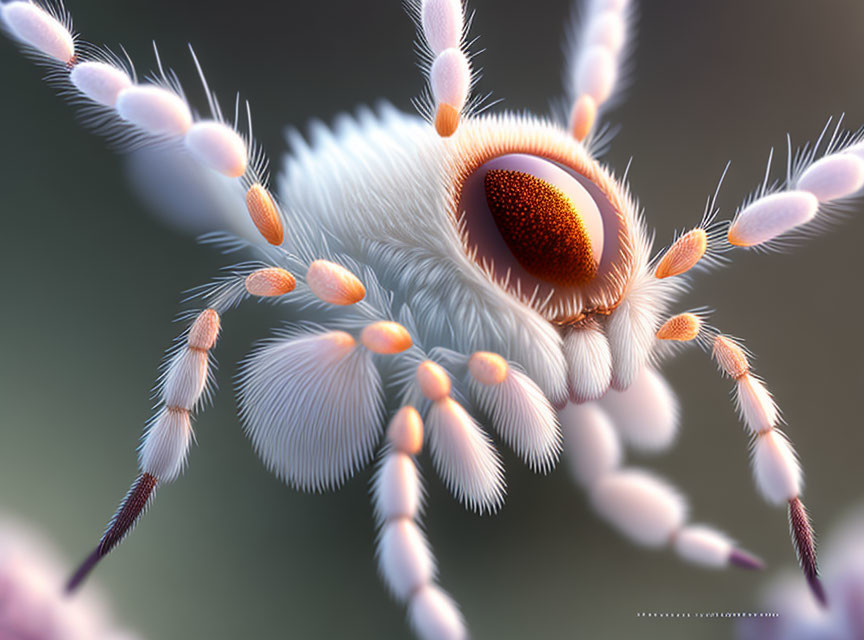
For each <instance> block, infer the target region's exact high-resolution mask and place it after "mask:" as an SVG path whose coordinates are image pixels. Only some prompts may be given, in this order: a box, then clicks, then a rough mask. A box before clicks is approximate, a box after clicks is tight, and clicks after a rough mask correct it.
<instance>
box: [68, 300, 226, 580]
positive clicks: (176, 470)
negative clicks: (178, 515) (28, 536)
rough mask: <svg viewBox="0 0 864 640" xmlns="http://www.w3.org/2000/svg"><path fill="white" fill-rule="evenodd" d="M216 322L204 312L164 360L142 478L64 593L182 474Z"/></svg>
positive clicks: (216, 316) (204, 384)
mask: <svg viewBox="0 0 864 640" xmlns="http://www.w3.org/2000/svg"><path fill="white" fill-rule="evenodd" d="M220 322H221V321H220V314H219V313H218V312H217V311H216V309H212V308H211V309H205V310H204V311H202V312H201V313H200V314H199V315H198V316H197V317H196V319H195V321H194V322H193V323H192V325H191V326H190V327H189V330H188V331H187V332H186V334H185V339H183V340H182V341H181V342H180V344H179V347H178V348H177V349H176V350H175V351H174V353H173V354H171V355H170V356H169V359H168V362H167V366H166V368H165V373H164V375H163V377H162V380H161V383H160V392H159V405H160V408H159V409H158V411H157V413H156V416H155V417H154V418H153V420H152V421H151V422H150V425H149V426H148V428H147V431H146V432H145V434H144V437H143V440H142V443H141V447H140V449H139V456H138V464H139V468H140V471H141V473H140V475H139V476H138V478H137V479H136V480H135V482H134V483H133V484H132V487H131V488H130V489H129V492H128V493H127V494H126V497H125V498H124V499H123V501H122V502H121V504H120V507H119V508H118V509H117V512H116V513H115V514H114V517H113V518H112V519H111V521H110V522H109V523H108V527H107V529H106V530H105V533H104V534H103V535H102V538H101V539H100V541H99V544H98V545H97V546H96V548H95V549H94V550H93V552H92V553H91V554H90V555H89V556H88V557H87V559H86V560H85V561H84V562H83V563H82V565H81V566H80V567H79V568H78V569H77V570H76V571H75V573H74V574H73V575H72V577H71V578H70V580H69V582H68V584H67V585H66V590H67V591H69V592H71V591H74V590H75V589H76V588H77V587H78V586H79V585H80V584H81V582H82V581H83V580H84V579H85V578H86V577H87V575H88V574H89V573H90V571H92V570H93V568H94V567H95V566H96V564H97V563H98V562H99V561H100V560H101V559H102V558H104V557H105V556H106V555H108V553H110V552H111V550H112V549H113V548H114V547H115V546H117V544H119V543H120V542H121V541H122V540H123V538H124V537H125V536H126V535H127V534H128V533H129V532H131V530H132V529H133V528H134V526H135V524H136V523H137V522H138V520H139V518H140V517H141V515H142V514H143V513H144V511H145V510H146V508H147V506H148V505H149V504H150V501H151V499H152V497H153V494H154V491H155V489H156V487H157V485H160V484H165V483H168V482H172V481H173V480H175V479H176V478H177V477H178V476H179V475H180V473H181V471H182V470H183V467H184V466H185V464H186V457H187V455H188V453H189V445H190V444H191V441H192V424H191V413H192V411H193V410H194V409H195V408H196V407H197V406H198V405H199V403H200V401H201V398H202V397H203V396H204V395H205V394H206V389H207V385H208V379H209V377H210V368H211V364H210V351H211V349H212V348H213V346H214V345H215V344H216V339H217V337H218V335H219V328H220Z"/></svg>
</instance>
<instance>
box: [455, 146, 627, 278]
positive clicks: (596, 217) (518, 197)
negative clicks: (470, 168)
mask: <svg viewBox="0 0 864 640" xmlns="http://www.w3.org/2000/svg"><path fill="white" fill-rule="evenodd" d="M460 211H461V212H462V214H463V218H462V219H463V221H464V224H465V227H466V231H467V234H468V238H469V240H470V243H471V245H472V246H474V247H476V250H477V256H476V259H477V260H478V261H479V262H480V263H481V264H483V265H485V266H487V267H489V268H491V269H492V271H493V272H494V275H495V276H496V278H506V279H507V280H509V281H513V280H517V281H518V282H519V284H520V287H521V289H522V291H530V290H532V289H534V288H536V287H537V286H538V285H539V284H541V283H542V284H545V287H542V288H543V289H547V288H548V287H550V286H551V287H555V288H564V289H571V288H578V287H581V286H584V285H586V284H588V283H590V282H592V281H593V280H594V279H595V278H596V277H597V276H598V275H599V274H601V273H603V272H604V271H606V270H607V268H608V266H609V263H610V262H611V261H613V260H614V257H615V255H616V252H617V247H618V218H617V216H616V215H615V214H614V211H613V209H612V205H611V204H610V203H609V201H608V199H607V198H606V196H605V195H604V194H603V193H602V192H601V191H600V189H599V188H597V186H596V185H594V184H593V183H592V182H591V181H590V180H588V179H587V178H585V177H584V176H582V175H580V174H578V173H576V172H575V171H572V170H570V169H568V168H566V167H564V166H561V165H559V164H557V163H555V162H552V161H550V160H546V159H544V158H540V157H537V156H533V155H528V154H521V153H514V154H508V155H503V156H499V157H497V158H494V159H492V160H490V161H488V162H486V163H485V164H483V165H481V166H480V167H479V168H478V169H477V170H476V171H474V173H473V174H472V175H471V176H470V177H469V178H468V179H467V180H466V182H465V185H464V187H463V190H462V200H461V202H460Z"/></svg>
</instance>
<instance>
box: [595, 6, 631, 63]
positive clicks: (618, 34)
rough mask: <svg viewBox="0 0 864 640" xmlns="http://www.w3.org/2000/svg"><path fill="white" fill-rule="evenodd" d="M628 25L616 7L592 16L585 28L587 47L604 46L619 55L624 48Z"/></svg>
mask: <svg viewBox="0 0 864 640" xmlns="http://www.w3.org/2000/svg"><path fill="white" fill-rule="evenodd" d="M626 32H627V25H626V23H625V21H624V17H623V15H622V14H621V12H620V11H615V10H614V9H610V10H606V11H603V12H602V13H598V14H595V15H593V16H592V18H591V21H590V22H589V23H588V25H587V28H586V30H585V46H586V47H603V48H605V49H606V50H608V51H609V52H610V53H611V54H612V55H615V56H617V55H618V54H619V53H620V52H621V49H623V48H624V39H625V37H626V35H627V33H626Z"/></svg>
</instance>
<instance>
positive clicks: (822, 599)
mask: <svg viewBox="0 0 864 640" xmlns="http://www.w3.org/2000/svg"><path fill="white" fill-rule="evenodd" d="M807 584H808V585H809V586H810V591H812V592H813V596H814V597H815V598H816V600H817V602H819V604H820V605H822V608H823V609H827V608H828V596H826V595H825V587H823V586H822V581H821V580H820V579H819V577H818V576H807Z"/></svg>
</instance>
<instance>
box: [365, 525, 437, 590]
mask: <svg viewBox="0 0 864 640" xmlns="http://www.w3.org/2000/svg"><path fill="white" fill-rule="evenodd" d="M378 563H379V567H380V569H381V575H382V577H383V578H384V581H385V582H386V583H387V586H388V587H390V590H391V591H392V593H393V595H394V596H395V597H396V598H397V599H399V600H402V601H406V600H408V599H409V597H410V596H411V594H412V593H413V592H414V591H415V590H417V589H419V588H420V587H422V586H424V585H427V584H429V583H430V582H432V581H433V580H434V579H435V572H436V568H435V559H434V558H433V557H432V553H431V552H430V551H429V547H428V545H427V544H426V541H425V540H424V539H423V534H422V533H421V532H420V529H418V528H417V525H416V524H415V523H414V522H412V521H411V520H405V519H399V520H391V521H390V522H388V523H386V524H385V525H384V527H383V528H382V530H381V538H380V540H379V543H378Z"/></svg>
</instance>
